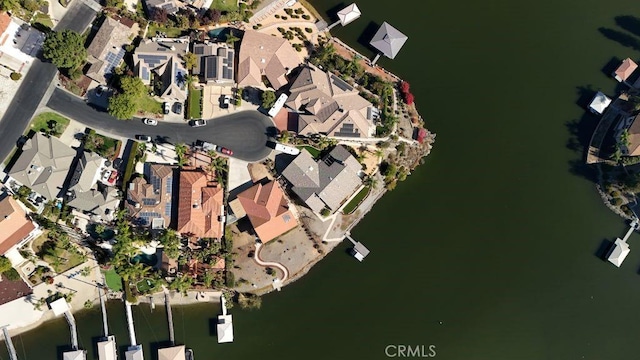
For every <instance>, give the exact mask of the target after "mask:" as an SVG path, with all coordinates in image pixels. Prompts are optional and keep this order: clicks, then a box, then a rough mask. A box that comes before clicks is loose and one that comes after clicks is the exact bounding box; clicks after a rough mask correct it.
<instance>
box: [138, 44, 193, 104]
mask: <svg viewBox="0 0 640 360" xmlns="http://www.w3.org/2000/svg"><path fill="white" fill-rule="evenodd" d="M188 49H189V38H188V37H182V38H176V39H170V38H153V39H147V40H144V41H143V42H142V43H141V44H140V46H138V47H137V48H136V51H135V53H134V54H133V64H134V73H135V74H136V76H138V77H139V78H140V79H142V82H143V83H144V84H145V85H151V86H153V88H154V89H155V91H156V95H157V96H159V97H160V98H162V99H163V100H165V101H185V100H186V99H187V74H188V73H187V69H185V67H184V60H183V56H184V55H185V54H186V53H187V51H188Z"/></svg>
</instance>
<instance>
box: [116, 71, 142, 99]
mask: <svg viewBox="0 0 640 360" xmlns="http://www.w3.org/2000/svg"><path fill="white" fill-rule="evenodd" d="M120 89H121V90H122V92H123V93H124V94H127V95H130V96H132V97H133V98H134V99H137V98H140V97H142V96H143V95H145V94H146V93H147V86H146V85H145V84H144V83H143V82H142V80H141V79H140V78H139V77H137V76H136V77H134V76H121V77H120Z"/></svg>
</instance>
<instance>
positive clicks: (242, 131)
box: [47, 89, 274, 161]
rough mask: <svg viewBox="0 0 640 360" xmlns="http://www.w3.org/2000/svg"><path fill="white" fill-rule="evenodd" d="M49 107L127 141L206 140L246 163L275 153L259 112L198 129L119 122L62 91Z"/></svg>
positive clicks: (268, 121)
mask: <svg viewBox="0 0 640 360" xmlns="http://www.w3.org/2000/svg"><path fill="white" fill-rule="evenodd" d="M47 107H49V108H50V109H52V110H54V111H56V112H58V113H60V114H62V115H64V116H67V117H69V118H71V119H74V120H76V121H78V122H80V123H82V124H84V125H86V126H88V127H90V128H92V129H95V130H98V131H103V132H105V133H107V134H113V135H117V136H123V137H127V138H134V137H135V136H136V135H149V136H151V137H152V138H153V140H154V141H155V142H157V143H171V144H176V143H185V144H192V143H194V142H195V141H196V140H203V141H207V142H211V143H214V144H216V145H219V146H223V147H226V148H228V149H231V150H233V156H234V157H236V158H238V159H240V160H245V161H259V160H262V159H264V158H265V157H267V156H268V155H269V154H270V153H271V151H272V149H271V148H269V147H267V141H268V140H269V136H268V135H267V133H268V132H269V130H271V128H273V127H274V124H273V121H271V119H270V118H269V117H268V116H266V115H263V114H261V113H260V112H258V111H242V112H237V113H233V114H229V115H226V116H223V117H219V118H216V119H213V120H209V121H207V125H206V126H204V127H199V128H192V127H190V126H189V125H187V124H184V123H183V124H180V123H167V122H162V121H160V122H159V123H158V125H157V126H148V125H144V124H143V123H142V121H140V119H137V120H118V119H116V118H114V117H112V116H110V115H109V114H107V113H106V112H103V111H98V110H96V109H95V108H93V107H91V106H89V105H87V104H86V103H85V102H84V101H83V100H82V99H80V98H78V97H76V96H74V95H71V94H69V93H68V92H66V91H64V90H61V89H56V90H55V91H54V92H53V95H52V96H51V98H50V99H49V102H48V103H47Z"/></svg>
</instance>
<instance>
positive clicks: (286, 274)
mask: <svg viewBox="0 0 640 360" xmlns="http://www.w3.org/2000/svg"><path fill="white" fill-rule="evenodd" d="M262 245H263V244H260V243H256V253H255V255H254V257H253V258H254V259H255V261H256V263H258V265H260V266H264V267H275V268H278V269H280V271H282V274H283V275H282V278H281V279H276V280H274V281H273V288H274V289H277V290H280V287H281V286H282V284H284V282H285V281H286V280H287V279H288V278H289V269H287V268H286V266H284V265H282V264H280V263H277V262H272V261H262V259H260V248H262Z"/></svg>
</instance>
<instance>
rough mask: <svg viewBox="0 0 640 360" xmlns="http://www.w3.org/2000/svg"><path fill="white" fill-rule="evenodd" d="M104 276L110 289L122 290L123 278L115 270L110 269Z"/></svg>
mask: <svg viewBox="0 0 640 360" xmlns="http://www.w3.org/2000/svg"><path fill="white" fill-rule="evenodd" d="M104 278H105V281H106V282H107V287H108V288H109V289H111V290H112V291H122V278H121V277H120V275H118V274H117V273H116V271H115V270H113V269H109V270H107V271H105V272H104Z"/></svg>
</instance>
